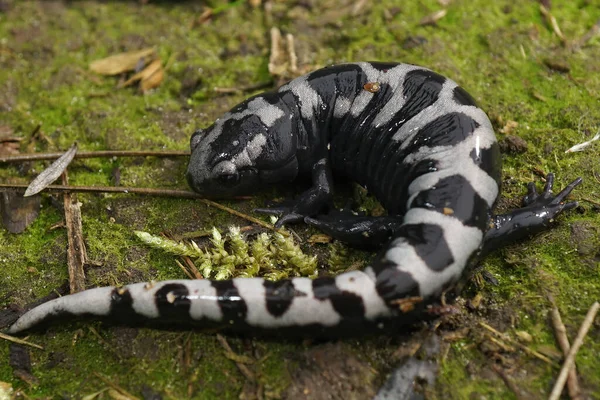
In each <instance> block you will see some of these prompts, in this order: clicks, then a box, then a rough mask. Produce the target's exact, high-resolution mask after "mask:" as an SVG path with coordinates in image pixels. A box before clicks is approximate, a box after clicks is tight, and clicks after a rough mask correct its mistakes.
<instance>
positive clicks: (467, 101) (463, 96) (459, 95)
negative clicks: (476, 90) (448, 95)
mask: <svg viewBox="0 0 600 400" xmlns="http://www.w3.org/2000/svg"><path fill="white" fill-rule="evenodd" d="M452 98H453V99H454V101H455V102H456V103H458V104H461V105H463V106H475V107H477V102H476V101H475V99H474V98H473V97H472V96H471V95H470V94H469V93H468V92H467V91H466V90H465V89H463V88H462V87H460V86H457V87H455V88H454V90H453V91H452Z"/></svg>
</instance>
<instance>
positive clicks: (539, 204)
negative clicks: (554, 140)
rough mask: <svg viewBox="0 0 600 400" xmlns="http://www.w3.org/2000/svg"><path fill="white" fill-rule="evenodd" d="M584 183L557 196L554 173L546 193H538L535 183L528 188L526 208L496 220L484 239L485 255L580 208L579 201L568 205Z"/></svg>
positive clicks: (537, 231) (524, 205) (567, 187)
mask: <svg viewBox="0 0 600 400" xmlns="http://www.w3.org/2000/svg"><path fill="white" fill-rule="evenodd" d="M581 182H582V179H581V178H577V179H575V180H574V181H573V182H571V183H570V184H568V185H567V186H566V187H565V188H564V189H563V190H562V191H561V192H560V193H558V194H557V195H554V194H553V193H552V187H553V186H554V174H548V176H547V177H546V185H545V186H544V189H543V191H542V193H538V192H537V190H536V188H535V183H533V182H531V183H530V184H529V185H527V195H526V196H525V197H524V198H523V207H522V208H519V209H517V210H514V211H511V212H510V213H507V214H501V215H496V216H494V217H493V218H492V220H491V226H490V229H489V230H488V231H487V232H486V235H485V238H484V243H483V248H482V251H481V253H482V255H485V254H487V253H489V252H490V251H492V250H494V249H497V248H499V247H502V246H505V245H507V244H510V243H513V242H515V241H517V240H519V239H524V238H526V237H528V236H531V235H534V234H536V233H539V232H541V231H543V230H545V229H547V228H548V227H549V226H550V224H551V223H552V222H553V221H554V219H555V218H556V217H557V216H558V215H559V214H560V213H562V212H563V211H567V210H570V209H573V208H575V207H577V204H578V203H577V202H576V201H571V202H566V198H567V196H568V195H569V194H570V193H571V191H572V190H573V189H574V188H575V187H576V186H577V185H579V184H580V183H581Z"/></svg>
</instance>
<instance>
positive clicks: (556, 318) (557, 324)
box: [550, 299, 580, 399]
mask: <svg viewBox="0 0 600 400" xmlns="http://www.w3.org/2000/svg"><path fill="white" fill-rule="evenodd" d="M550 301H551V302H552V310H551V311H550V316H551V317H552V325H553V326H554V333H555V335H556V341H557V342H558V345H559V346H560V349H561V350H562V352H563V354H564V356H565V357H567V356H568V355H569V350H570V349H571V345H570V344H569V338H568V337H567V330H566V329H565V325H564V324H563V322H562V318H561V317H560V312H559V311H558V308H557V307H556V304H554V299H550ZM567 389H568V390H569V397H571V399H576V398H578V397H579V393H580V389H579V381H578V380H577V366H576V365H575V363H573V368H571V370H570V371H569V375H568V377H567Z"/></svg>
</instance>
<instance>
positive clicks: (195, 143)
mask: <svg viewBox="0 0 600 400" xmlns="http://www.w3.org/2000/svg"><path fill="white" fill-rule="evenodd" d="M203 135H204V131H203V130H202V129H198V130H197V131H196V132H194V134H193V135H192V137H191V138H190V150H192V151H194V149H195V148H196V147H197V146H198V144H199V143H200V140H201V139H202V136H203Z"/></svg>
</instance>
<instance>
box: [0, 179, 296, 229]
mask: <svg viewBox="0 0 600 400" xmlns="http://www.w3.org/2000/svg"><path fill="white" fill-rule="evenodd" d="M27 186H28V185H25V184H5V183H0V189H2V188H6V189H25V188H27ZM44 190H49V191H53V192H65V191H66V192H83V193H135V194H144V195H150V196H164V197H181V198H185V199H198V200H199V201H201V202H202V203H204V204H206V205H208V206H211V207H215V208H218V209H219V210H223V211H227V212H228V213H230V214H233V215H236V216H238V217H240V218H243V219H245V220H247V221H250V222H252V223H255V224H257V225H260V226H262V227H263V228H266V229H269V230H271V231H274V232H278V233H280V234H282V235H283V236H286V237H287V236H289V235H290V234H289V233H288V232H287V231H285V230H280V229H275V228H274V227H273V225H271V224H269V223H267V222H264V221H261V220H260V219H258V218H254V217H252V216H250V215H247V214H244V213H241V212H239V211H236V210H234V209H232V208H229V207H227V206H224V205H222V204H219V203H217V202H215V201H212V200H208V199H205V198H203V197H202V195H200V194H198V193H195V192H190V191H188V190H171V189H154V188H132V187H120V186H119V187H117V186H65V185H49V186H47V187H46V188H45V189H44ZM249 198H250V197H248V196H236V197H232V198H231V199H230V200H248V199H249Z"/></svg>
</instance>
